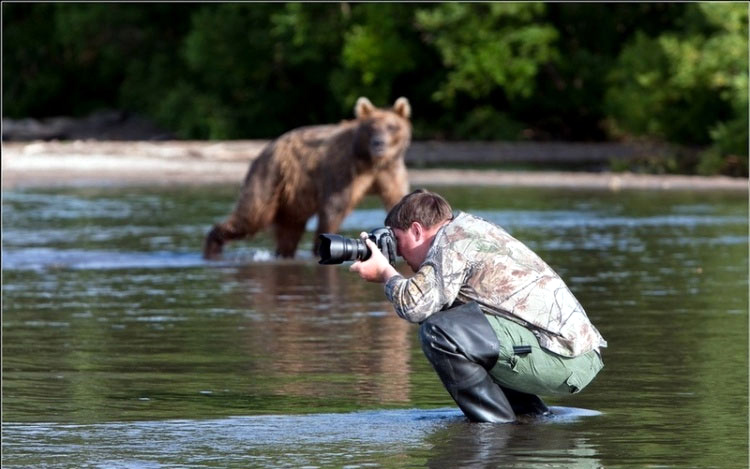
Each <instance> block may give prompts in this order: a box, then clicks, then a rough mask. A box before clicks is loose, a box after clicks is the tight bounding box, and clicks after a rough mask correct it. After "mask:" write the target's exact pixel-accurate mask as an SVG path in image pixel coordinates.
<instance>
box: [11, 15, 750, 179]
mask: <svg viewBox="0 0 750 469" xmlns="http://www.w3.org/2000/svg"><path fill="white" fill-rule="evenodd" d="M2 9H3V25H2V26H3V45H4V48H3V96H4V101H3V110H4V113H5V115H6V116H8V117H17V118H19V117H47V116H52V115H78V116H80V115H85V114H88V113H90V112H92V111H94V110H97V109H100V108H120V109H124V110H129V111H134V112H137V113H141V114H144V115H147V116H149V117H151V118H152V119H155V120H156V121H157V122H159V123H160V124H161V125H163V126H164V127H166V128H168V129H169V130H171V131H173V132H175V133H176V134H177V135H179V136H181V137H184V138H209V139H231V138H269V137H274V136H277V135H279V134H280V133H282V132H284V131H286V130H288V129H290V128H293V127H297V126H300V125H306V124H314V123H323V122H337V121H339V120H341V119H342V118H348V117H350V116H351V112H352V107H353V105H354V102H355V101H356V98H357V97H358V96H368V97H369V98H370V99H371V100H372V101H373V102H374V103H376V104H377V105H380V106H385V105H389V104H391V103H392V102H393V101H394V100H395V99H396V98H397V97H398V96H407V97H408V98H409V99H410V101H411V103H412V108H413V110H414V113H413V114H414V117H413V120H414V132H415V138H417V139H424V138H447V139H456V138H459V139H483V140H498V139H503V140H516V139H521V138H532V139H547V140H564V139H568V140H579V141H580V140H584V141H596V140H604V139H613V138H614V139H631V138H637V139H655V140H662V141H668V142H672V143H675V144H682V145H689V146H694V147H697V148H700V149H703V150H705V151H703V152H702V153H701V157H700V158H695V157H693V156H690V155H693V153H695V152H692V151H677V152H676V153H675V155H674V157H670V158H668V161H649V162H645V163H644V164H642V165H641V163H638V164H639V165H641V167H643V168H647V169H648V170H650V171H660V170H664V171H687V172H703V173H715V172H723V173H727V174H747V153H748V151H747V149H748V112H747V109H748V60H747V57H748V23H747V22H748V18H747V7H746V5H744V4H741V3H716V4H713V3H692V4H691V3H688V4H682V3H622V4H592V3H585V4H581V3H572V4H568V3H561V4H558V3H455V2H454V3H220V4H212V3H195V4H194V3H189V4H169V3H157V4H151V3H145V4H127V3H99V4H96V3H93V4H92V3H81V4H77V3H72V4H70V3H10V4H3V5H2ZM660 168H661V169H660Z"/></svg>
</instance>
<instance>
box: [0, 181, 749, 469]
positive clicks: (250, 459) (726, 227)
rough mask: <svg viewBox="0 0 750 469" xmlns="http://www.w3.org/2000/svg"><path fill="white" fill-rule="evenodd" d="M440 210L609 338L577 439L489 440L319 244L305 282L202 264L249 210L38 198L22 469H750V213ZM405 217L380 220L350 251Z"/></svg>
mask: <svg viewBox="0 0 750 469" xmlns="http://www.w3.org/2000/svg"><path fill="white" fill-rule="evenodd" d="M435 189H436V190H438V191H439V192H441V193H442V194H443V195H445V196H446V197H447V198H448V200H449V201H451V202H452V203H453V205H454V208H457V209H461V210H466V211H470V212H472V213H475V214H478V215H480V216H483V217H485V218H487V219H490V220H492V221H495V222H497V223H499V224H501V225H502V226H504V227H505V228H506V229H507V230H508V231H509V232H511V233H512V234H513V235H514V236H516V237H517V238H519V239H521V240H522V241H524V242H525V243H526V244H528V245H529V246H530V247H531V248H532V249H534V250H535V251H536V252H538V253H539V254H540V255H541V256H542V257H543V258H544V259H545V260H547V262H548V263H549V264H550V265H552V266H553V267H554V268H555V269H556V270H557V271H558V273H560V274H561V276H562V277H563V278H564V279H565V280H566V282H567V283H568V285H569V286H570V287H571V289H572V290H573V291H574V293H575V294H576V296H577V297H578V299H579V300H580V301H581V303H582V304H583V305H584V307H585V308H586V310H587V312H588V314H589V316H590V317H591V319H592V320H593V322H594V324H595V325H596V326H597V327H598V328H599V330H600V331H601V332H602V334H603V335H604V337H605V338H606V339H607V340H608V342H609V347H608V348H607V349H605V350H604V362H605V368H604V370H603V371H602V372H601V373H600V375H599V376H598V377H597V379H596V380H595V381H594V382H593V383H592V384H591V385H590V386H589V387H588V388H587V389H585V390H584V391H583V392H582V393H580V394H578V395H575V396H571V397H570V398H567V399H549V400H548V403H549V404H551V405H552V406H554V410H555V415H554V417H552V418H548V419H540V420H535V421H525V422H522V423H519V424H513V425H490V424H469V423H467V422H466V421H465V420H464V418H463V417H462V415H461V413H460V412H459V411H458V410H457V408H456V407H455V405H454V404H453V402H452V401H451V400H450V398H449V396H448V395H447V393H446V391H445V390H444V389H443V388H442V386H441V384H440V383H439V381H438V379H437V377H436V376H435V374H434V372H433V371H432V369H431V368H430V365H429V363H427V361H426V359H425V358H424V357H423V355H422V352H421V350H420V347H419V343H418V341H417V338H416V332H417V328H416V326H414V325H411V324H408V323H406V322H405V321H403V320H400V319H399V318H397V317H396V316H395V314H394V313H393V311H392V309H391V307H390V306H389V304H388V303H387V302H386V301H385V300H384V296H383V292H382V287H380V286H378V285H373V284H367V283H364V282H361V281H360V280H359V279H358V278H357V277H356V276H355V275H354V274H352V273H350V272H348V270H347V267H346V266H319V265H317V263H316V260H315V259H313V258H312V256H311V255H310V254H309V249H310V246H311V242H312V237H311V233H309V232H308V234H307V236H306V237H305V238H304V239H303V242H302V245H301V248H300V254H299V256H298V259H296V260H290V261H278V260H275V259H274V258H273V256H272V255H271V253H272V252H273V243H272V240H271V238H270V236H269V235H268V234H263V235H260V236H258V237H256V238H254V239H252V240H250V241H246V242H237V243H234V244H231V245H229V247H228V248H227V252H226V255H225V258H224V260H223V261H221V262H205V261H203V260H202V259H201V258H200V246H201V243H202V239H203V236H204V234H205V232H206V231H207V230H208V228H209V227H210V225H211V224H212V223H213V222H215V221H218V220H219V219H221V218H222V217H223V216H225V215H226V214H227V212H228V210H229V209H230V208H231V207H232V205H233V202H234V196H235V190H234V189H233V188H226V187H213V186H182V187H173V188H139V187H123V188H68V189H25V190H21V189H19V190H11V191H4V192H3V202H2V209H3V227H2V234H3V241H2V242H3V244H2V263H3V264H2V275H3V285H2V300H3V318H2V333H3V344H2V351H3V363H2V368H3V382H2V397H3V401H2V411H3V414H2V418H3V429H2V432H3V435H2V450H3V456H2V465H3V467H23V468H175V467H177V468H213V467H216V468H219V467H221V468H249V467H268V468H277V467H291V468H299V467H350V468H357V467H439V468H446V467H503V468H529V467H546V468H597V467H606V468H626V467H627V468H631V467H658V468H691V467H701V468H704V467H705V468H708V467H716V468H735V467H737V468H739V467H747V464H748V206H747V193H714V194H710V193H705V192H701V193H689V192H638V191H623V192H618V193H611V192H604V191H601V192H597V191H594V192H589V191H570V190H566V191H561V190H541V189H508V188H470V187H459V188H435ZM384 215H385V212H384V211H383V210H382V208H381V207H380V206H379V204H378V202H377V201H376V200H370V199H368V200H366V201H365V203H364V204H363V205H362V206H361V207H360V208H359V209H358V210H357V211H355V212H354V213H353V214H352V215H351V216H350V217H349V218H348V219H347V220H346V222H345V224H344V226H343V230H344V231H345V233H347V234H350V235H352V236H354V235H356V234H357V233H358V232H359V231H361V230H363V229H366V230H369V229H371V228H374V227H377V226H379V225H380V224H381V223H382V220H383V218H384ZM313 223H314V222H312V221H311V223H310V225H309V228H310V229H312V228H313V226H314V225H313ZM399 269H401V270H402V271H403V272H404V273H408V270H407V269H408V268H407V267H406V266H405V265H403V264H402V265H399Z"/></svg>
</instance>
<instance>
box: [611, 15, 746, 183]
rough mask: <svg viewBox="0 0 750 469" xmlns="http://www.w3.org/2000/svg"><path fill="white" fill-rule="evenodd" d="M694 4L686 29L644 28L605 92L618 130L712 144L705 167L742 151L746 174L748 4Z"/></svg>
mask: <svg viewBox="0 0 750 469" xmlns="http://www.w3.org/2000/svg"><path fill="white" fill-rule="evenodd" d="M688 8H689V10H688V12H687V13H686V15H685V16H684V21H685V22H686V24H685V27H684V29H683V30H682V31H668V32H664V33H662V34H659V35H658V36H656V37H650V36H647V35H646V34H644V33H642V32H638V33H636V34H635V37H634V38H633V39H632V40H631V41H630V42H629V43H628V45H627V46H626V47H625V48H624V49H623V51H622V53H621V54H620V56H619V58H618V61H617V64H616V66H615V67H614V69H613V70H612V72H611V74H610V83H611V86H610V88H609V89H608V90H607V92H606V94H605V101H606V103H607V106H606V107H607V111H608V115H609V116H610V124H611V131H612V133H613V134H614V135H628V134H633V135H639V136H645V137H651V138H659V139H666V140H668V141H674V142H681V143H687V144H697V145H708V144H711V145H712V146H711V148H710V150H709V151H708V152H707V153H706V154H705V156H704V161H703V163H702V164H701V165H700V166H699V169H700V170H701V171H702V172H714V171H719V170H722V164H723V163H722V159H723V157H725V156H726V157H732V158H733V159H737V158H738V157H739V156H743V157H744V166H745V169H744V171H745V172H746V171H747V148H748V128H747V125H748V91H747V87H748V81H747V80H748V59H747V56H748V42H747V35H748V29H747V5H744V4H738V3H720V4H692V5H689V6H688ZM732 172H736V168H735V169H733V170H732ZM740 172H742V170H740Z"/></svg>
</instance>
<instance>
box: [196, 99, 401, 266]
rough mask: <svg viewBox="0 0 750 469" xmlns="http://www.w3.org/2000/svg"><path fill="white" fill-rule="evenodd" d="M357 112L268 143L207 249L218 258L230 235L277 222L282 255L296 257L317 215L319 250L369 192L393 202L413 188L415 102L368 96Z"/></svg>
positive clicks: (360, 101)
mask: <svg viewBox="0 0 750 469" xmlns="http://www.w3.org/2000/svg"><path fill="white" fill-rule="evenodd" d="M354 113H355V116H356V118H355V119H353V120H350V121H343V122H341V123H340V124H332V125H319V126H309V127H301V128H298V129H294V130H291V131H289V132H287V133H285V134H283V135H282V136H281V137H279V138H278V139H276V140H274V141H272V142H271V143H269V144H268V145H267V146H266V147H265V148H264V149H263V151H262V152H261V153H260V155H259V156H258V158H256V159H255V160H254V161H253V163H252V164H251V165H250V169H249V170H248V172H247V176H245V182H244V184H243V186H242V190H241V193H240V197H239V200H238V201H237V204H236V206H235V208H234V211H233V212H232V213H231V214H230V215H229V217H228V218H227V219H226V220H225V221H224V222H222V223H218V224H216V225H214V227H213V229H212V230H211V231H210V232H209V233H208V236H207V237H206V241H205V244H204V248H203V256H204V257H205V258H207V259H212V258H217V257H219V256H220V254H221V251H222V247H223V245H224V243H226V242H227V241H231V240H235V239H240V238H245V237H248V236H252V235H253V234H255V233H256V232H258V231H260V230H262V229H264V228H266V227H268V226H271V225H273V227H274V228H275V235H276V254H277V255H279V256H282V257H293V256H294V252H295V250H296V248H297V244H298V243H299V241H300V238H301V237H302V235H303V233H304V231H305V225H306V224H307V220H308V219H309V218H310V217H312V216H313V215H316V214H317V215H318V227H317V231H316V233H315V243H314V246H313V252H314V253H315V254H317V251H318V235H319V234H321V233H335V232H336V231H337V230H338V229H339V226H340V225H341V222H342V221H343V220H344V218H345V217H346V216H347V215H348V214H349V212H351V211H352V210H353V209H354V207H355V206H356V205H357V204H358V203H359V202H360V201H361V200H362V198H363V197H364V196H365V194H367V193H377V194H378V195H379V196H380V198H381V199H382V201H383V203H384V204H385V207H386V209H390V208H391V207H392V206H393V205H395V204H396V202H398V201H399V200H400V199H401V198H402V197H403V196H404V195H406V193H407V192H408V190H409V185H408V180H407V174H406V166H405V164H404V154H405V153H406V149H407V148H408V146H409V143H410V142H411V122H410V120H409V117H410V115H411V106H410V105H409V101H408V100H407V99H406V98H403V97H402V98H398V99H397V100H396V102H395V103H394V105H393V107H392V108H391V109H379V108H376V107H374V106H373V105H372V103H371V102H370V101H369V100H368V99H367V98H364V97H361V98H359V99H358V100H357V104H356V105H355V107H354Z"/></svg>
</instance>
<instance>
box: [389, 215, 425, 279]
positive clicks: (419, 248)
mask: <svg viewBox="0 0 750 469" xmlns="http://www.w3.org/2000/svg"><path fill="white" fill-rule="evenodd" d="M393 234H394V235H395V236H396V247H397V254H398V255H400V256H401V257H403V258H404V260H405V261H406V263H407V264H409V267H411V270H412V271H414V272H416V271H417V270H419V266H420V265H422V262H424V259H425V256H426V254H427V249H425V247H424V246H423V244H424V243H423V242H422V240H423V239H424V236H419V233H418V230H417V228H415V227H414V224H412V226H411V227H410V228H409V229H406V230H402V229H400V228H394V229H393ZM427 248H429V246H427Z"/></svg>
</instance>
